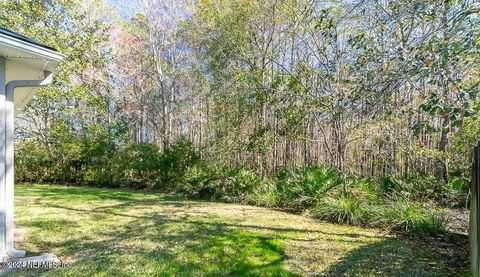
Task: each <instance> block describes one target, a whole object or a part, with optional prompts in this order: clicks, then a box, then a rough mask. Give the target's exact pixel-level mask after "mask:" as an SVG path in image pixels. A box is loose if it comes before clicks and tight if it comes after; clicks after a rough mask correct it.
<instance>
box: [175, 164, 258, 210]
mask: <svg viewBox="0 0 480 277" xmlns="http://www.w3.org/2000/svg"><path fill="white" fill-rule="evenodd" d="M259 183H260V178H259V177H258V174H257V173H255V172H253V171H250V170H247V169H244V168H229V167H217V166H208V165H206V164H203V163H202V164H197V165H195V166H193V167H192V168H190V169H189V170H188V171H187V173H186V175H185V178H184V181H183V184H181V185H179V187H178V191H179V192H180V193H182V194H185V195H187V196H189V197H195V198H203V199H212V200H223V201H228V202H244V201H246V200H247V195H248V194H249V193H251V192H252V191H253V189H254V188H255V187H257V186H258V185H259Z"/></svg>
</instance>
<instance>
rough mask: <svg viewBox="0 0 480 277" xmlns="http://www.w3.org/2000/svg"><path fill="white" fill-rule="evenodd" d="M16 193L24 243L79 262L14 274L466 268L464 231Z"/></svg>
mask: <svg viewBox="0 0 480 277" xmlns="http://www.w3.org/2000/svg"><path fill="white" fill-rule="evenodd" d="M15 194H16V201H15V203H16V211H15V214H16V225H17V227H18V231H20V233H22V232H23V233H24V242H20V243H19V244H20V245H19V247H21V248H25V249H27V253H28V255H34V254H42V253H47V252H51V253H55V254H57V255H58V256H59V257H60V258H61V259H62V260H63V261H64V262H67V263H70V264H71V267H70V268H68V269H55V270H50V271H44V270H43V271H42V270H29V271H19V272H15V273H14V275H35V276H37V275H40V274H44V275H54V276H59V275H60V276H131V275H138V276H205V275H206V276H298V275H303V276H312V275H315V276H459V275H462V274H463V273H464V272H465V268H468V265H466V264H465V263H463V262H462V259H463V258H462V255H463V254H464V251H463V246H464V245H463V240H464V238H461V241H462V243H461V245H459V244H458V239H456V241H457V242H456V244H455V243H450V242H448V241H440V242H438V241H437V240H431V241H426V242H423V241H420V240H411V239H405V238H400V237H395V236H393V235H387V234H386V233H384V232H382V231H379V230H372V229H362V228H357V227H351V226H343V225H334V224H328V223H322V222H317V221H314V220H312V219H309V218H307V217H303V216H299V215H293V214H289V213H285V212H281V211H275V210H271V209H266V208H259V207H253V206H245V205H235V204H223V203H211V202H203V201H186V200H181V199H178V198H177V197H174V196H171V195H162V194H158V193H150V192H138V191H128V190H111V189H95V188H79V187H64V186H52V185H17V187H16V191H15ZM433 242H435V243H433ZM459 261H460V262H459Z"/></svg>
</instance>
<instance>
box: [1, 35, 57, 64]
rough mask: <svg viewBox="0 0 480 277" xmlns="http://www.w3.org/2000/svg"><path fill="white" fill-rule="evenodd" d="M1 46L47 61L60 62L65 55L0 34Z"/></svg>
mask: <svg viewBox="0 0 480 277" xmlns="http://www.w3.org/2000/svg"><path fill="white" fill-rule="evenodd" d="M1 46H5V47H9V48H13V49H15V50H19V51H21V52H25V53H29V54H31V55H32V56H36V57H38V58H42V59H45V60H47V61H55V62H60V61H62V60H63V59H64V58H65V55H63V54H61V53H59V52H57V51H53V50H51V49H48V48H45V47H41V46H39V45H36V44H33V43H29V42H25V41H23V40H19V39H16V38H12V37H10V36H7V35H4V34H0V47H1Z"/></svg>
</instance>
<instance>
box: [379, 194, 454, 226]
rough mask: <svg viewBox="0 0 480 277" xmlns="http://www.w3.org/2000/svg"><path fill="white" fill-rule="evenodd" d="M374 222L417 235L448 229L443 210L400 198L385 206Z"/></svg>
mask: <svg viewBox="0 0 480 277" xmlns="http://www.w3.org/2000/svg"><path fill="white" fill-rule="evenodd" d="M372 223H373V225H376V226H381V227H386V228H388V229H391V230H395V231H403V232H409V233H413V234H416V235H427V234H441V233H444V232H445V231H446V214H445V212H444V211H442V210H437V209H434V208H429V207H426V206H423V205H421V204H417V203H412V202H410V201H407V200H404V199H400V200H397V201H393V202H390V203H388V204H387V205H385V206H383V207H382V209H381V210H380V211H379V212H378V213H377V215H376V218H375V219H374V220H373V221H372Z"/></svg>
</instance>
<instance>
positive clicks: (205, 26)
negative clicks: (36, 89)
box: [0, 0, 480, 181]
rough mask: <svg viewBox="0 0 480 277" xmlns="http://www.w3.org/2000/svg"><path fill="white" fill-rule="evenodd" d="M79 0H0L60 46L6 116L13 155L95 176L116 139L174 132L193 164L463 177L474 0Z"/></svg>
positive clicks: (15, 19)
mask: <svg viewBox="0 0 480 277" xmlns="http://www.w3.org/2000/svg"><path fill="white" fill-rule="evenodd" d="M87 2H88V3H87ZM87 2H85V1H75V0H49V1H33V0H32V1H11V0H7V1H3V2H2V3H0V9H1V10H2V15H1V16H0V26H4V27H7V28H10V29H12V30H15V31H19V32H21V33H24V34H26V35H30V36H32V37H35V38H37V39H39V40H40V41H42V42H45V43H48V44H51V45H53V46H55V47H57V48H58V49H59V50H60V51H61V52H63V53H65V54H66V55H67V58H66V61H65V62H64V63H63V65H62V68H61V70H60V71H59V72H58V73H57V74H56V76H57V77H56V78H57V79H56V82H55V86H54V87H51V88H48V89H44V90H42V91H41V92H40V93H39V95H38V96H37V97H36V99H35V100H34V101H33V102H32V103H31V105H29V107H28V109H26V110H25V111H24V113H23V114H22V115H21V118H22V119H23V121H20V120H18V121H17V122H21V123H18V124H17V125H18V126H17V135H18V136H17V137H18V140H19V143H18V144H17V152H18V155H19V156H17V157H19V158H17V159H20V160H22V157H28V156H29V155H31V156H35V157H40V156H42V155H43V156H42V157H55V158H54V159H55V164H62V163H64V164H63V165H64V167H61V166H59V167H55V166H53V165H52V164H45V165H44V166H45V167H47V169H46V170H48V169H50V170H54V168H57V169H61V168H63V170H65V168H69V169H71V170H73V171H75V170H77V169H78V168H81V167H82V165H83V164H90V165H95V164H97V165H98V167H97V169H95V170H97V171H98V170H100V171H102V172H104V171H108V170H109V169H108V165H105V163H103V161H104V160H105V159H107V158H108V157H110V156H111V155H113V152H112V151H114V149H118V148H122V147H124V146H125V145H128V144H132V143H134V144H143V143H151V144H155V145H156V146H158V149H159V151H164V150H166V149H169V148H170V147H171V146H172V145H174V144H175V142H176V141H178V140H179V139H181V138H186V139H187V140H189V141H191V142H192V143H193V146H194V148H195V149H196V150H197V151H198V153H199V154H200V156H201V158H202V159H203V160H206V161H210V162H212V163H216V164H221V165H228V166H234V167H238V166H242V167H246V168H249V169H252V170H256V171H258V172H259V173H260V174H262V176H270V175H272V174H275V173H277V172H278V171H279V169H280V168H281V167H284V166H286V167H299V166H304V165H305V166H311V165H323V164H325V165H329V166H332V167H334V168H336V169H337V170H338V171H340V172H342V173H344V174H354V175H360V176H385V175H392V176H400V177H404V178H406V177H409V176H411V175H419V174H422V175H431V176H436V178H437V179H438V180H442V181H451V180H452V179H456V178H468V166H469V165H470V161H471V157H470V155H471V148H472V146H473V145H474V144H475V141H476V140H478V139H479V138H480V129H479V128H477V127H479V126H480V118H479V116H478V115H477V111H478V108H479V106H478V100H477V93H478V89H479V81H480V79H479V72H480V70H479V69H480V68H479V67H480V66H479V64H480V63H479V62H480V52H479V44H480V37H479V34H480V32H479V29H480V22H479V17H478V15H479V10H480V7H479V5H478V2H476V1H470V0H464V1H448V0H444V1H420V0H408V1H406V0H400V1H388V0H381V1H380V0H355V1H354V0H352V1H321V0H220V1H211V0H201V1H188V0H143V1H142V2H141V3H140V1H139V2H138V3H137V2H135V1H132V2H130V3H128V2H126V1H125V2H119V3H118V5H119V7H121V8H118V9H119V10H122V11H124V12H125V13H126V14H127V16H125V14H123V16H120V15H119V14H118V13H116V12H115V10H113V9H112V8H111V7H108V6H106V5H105V4H104V3H102V1H99V0H96V1H93V0H92V1H87ZM138 6H143V7H144V8H143V9H141V10H140V11H139V12H130V10H129V8H131V7H138ZM118 9H117V10H118ZM79 143H81V145H80V146H79ZM22 155H23V156H22ZM124 158H126V159H128V156H127V157H124ZM25 159H26V158H25ZM25 159H24V160H22V162H25ZM46 160H48V159H47V158H45V159H44V160H43V161H46ZM37 163H42V160H41V159H40V161H37ZM67 163H68V164H67ZM100 165H102V166H100ZM92 174H93V173H92ZM95 174H98V172H97V173H95Z"/></svg>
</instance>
